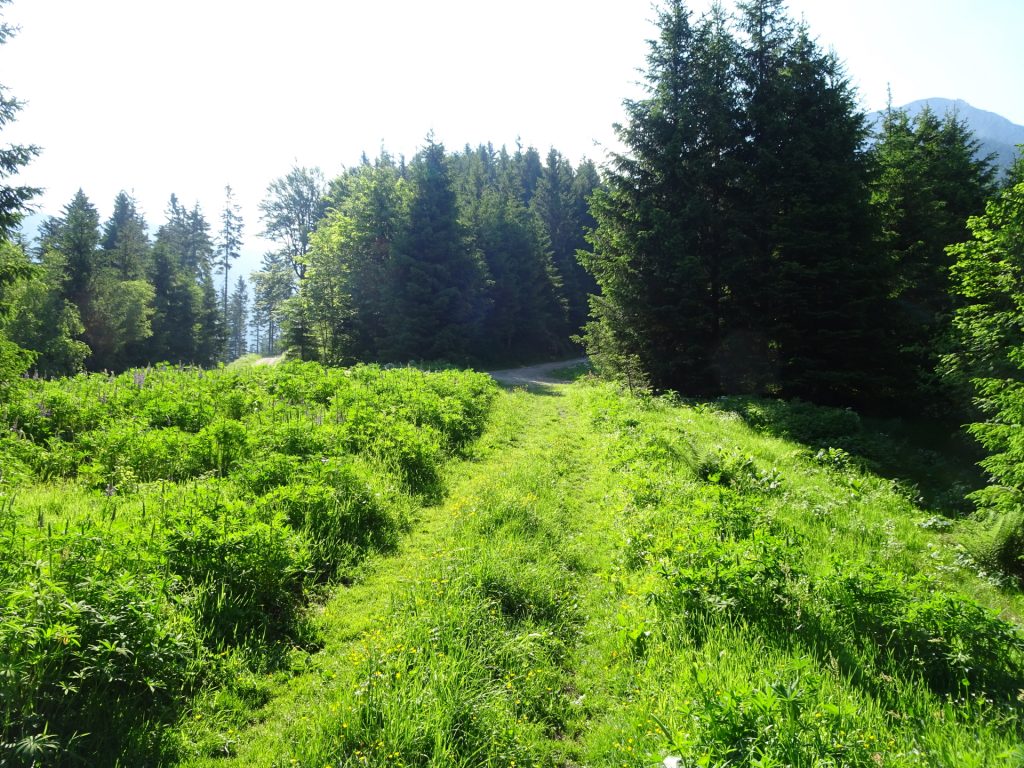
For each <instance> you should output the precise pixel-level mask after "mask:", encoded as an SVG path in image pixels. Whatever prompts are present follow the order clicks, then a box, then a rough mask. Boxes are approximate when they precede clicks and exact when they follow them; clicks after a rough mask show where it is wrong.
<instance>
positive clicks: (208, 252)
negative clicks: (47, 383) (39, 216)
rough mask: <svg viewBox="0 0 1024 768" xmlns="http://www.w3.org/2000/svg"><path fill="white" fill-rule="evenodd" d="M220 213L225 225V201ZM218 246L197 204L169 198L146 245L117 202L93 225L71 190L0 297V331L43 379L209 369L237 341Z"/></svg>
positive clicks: (80, 196) (124, 203) (141, 224)
mask: <svg viewBox="0 0 1024 768" xmlns="http://www.w3.org/2000/svg"><path fill="white" fill-rule="evenodd" d="M226 213H227V214H229V216H228V219H229V224H230V223H231V222H230V218H231V215H234V214H235V212H234V210H233V208H232V207H231V206H230V193H229V207H228V208H227V209H226ZM229 234H230V233H229ZM228 246H229V247H228V249H227V251H225V249H224V248H223V247H218V246H217V245H216V244H215V240H214V238H213V236H212V234H211V227H210V225H209V223H208V222H207V220H206V218H205V217H204V216H203V213H202V211H201V210H200V209H199V206H198V205H196V206H193V207H192V208H186V207H184V206H183V205H182V204H181V203H180V202H179V201H178V199H177V198H176V197H175V196H173V195H172V196H171V199H170V203H169V205H168V208H167V212H166V220H165V221H164V223H163V224H161V225H160V226H159V227H158V228H157V230H156V235H155V237H154V238H152V239H151V238H150V236H149V234H148V228H147V224H146V221H145V219H144V218H143V216H142V214H141V213H140V212H139V211H138V209H137V207H136V203H135V201H134V200H133V199H132V197H131V196H129V195H128V194H126V193H124V192H122V193H120V194H119V195H118V196H117V198H116V199H115V201H114V211H113V214H112V215H111V217H110V218H109V219H108V220H107V221H106V222H105V223H104V224H103V225H102V226H101V225H100V217H99V214H98V212H97V210H96V207H95V206H94V205H93V204H92V202H91V201H90V200H89V198H88V197H87V196H86V195H85V193H84V192H82V191H81V190H79V191H78V193H77V194H76V195H75V196H74V198H73V199H72V200H71V202H69V203H68V204H67V205H66V206H65V207H64V211H63V215H61V216H59V217H54V218H50V219H48V220H46V221H45V222H44V224H43V226H42V228H41V231H40V234H39V238H38V242H37V244H36V246H35V247H34V248H33V249H32V256H33V259H32V264H31V266H32V269H31V270H30V271H29V272H28V273H27V274H25V275H24V277H23V279H21V280H18V281H15V282H13V283H12V284H11V285H8V286H7V287H6V288H5V289H3V294H2V298H3V302H4V305H5V307H6V308H7V312H8V317H7V321H6V324H5V327H4V332H5V334H6V335H7V337H8V338H9V339H10V340H11V341H13V342H14V343H16V344H18V345H19V346H21V347H23V348H25V349H27V350H30V351H31V352H32V353H33V360H32V368H33V369H34V370H35V371H37V372H39V373H41V374H44V375H51V376H52V375H64V374H70V373H75V372H77V371H79V370H82V369H83V368H87V369H89V370H124V369H126V368H129V367H131V366H137V365H145V364H148V363H151V362H157V361H160V360H171V361H175V362H187V363H193V364H196V365H211V364H213V363H215V362H216V361H218V360H221V359H223V357H224V356H225V354H226V353H227V351H228V348H227V343H228V332H229V331H230V332H231V333H233V334H238V333H241V334H243V335H244V332H245V331H244V328H238V327H237V326H238V324H237V321H236V322H232V321H233V320H235V319H236V318H233V317H232V316H231V313H230V312H227V313H226V312H225V302H227V303H228V305H230V303H231V302H230V298H229V297H227V295H226V294H223V295H222V292H221V291H218V289H217V287H216V285H215V277H214V272H215V270H216V269H217V267H218V264H217V257H218V254H219V255H220V258H221V263H220V265H219V266H220V269H221V272H223V274H224V275H225V276H226V275H227V273H228V269H230V261H227V260H226V259H225V255H224V254H225V253H229V254H230V251H231V247H230V246H231V244H230V243H229V244H228ZM235 250H236V251H237V247H236V248H235ZM225 264H226V265H227V267H226V268H225Z"/></svg>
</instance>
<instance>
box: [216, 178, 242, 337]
mask: <svg viewBox="0 0 1024 768" xmlns="http://www.w3.org/2000/svg"><path fill="white" fill-rule="evenodd" d="M243 229H244V224H243V222H242V214H241V208H240V207H239V205H238V203H236V202H235V193H234V191H232V189H231V186H230V185H229V186H226V187H224V210H223V211H221V215H220V229H219V230H218V232H217V271H218V272H219V273H222V274H223V275H224V282H223V289H222V290H221V307H222V309H223V314H222V317H224V318H227V316H228V275H229V273H230V272H231V263H232V262H233V261H235V260H237V259H238V257H239V256H241V255H242V254H241V248H242V230H243Z"/></svg>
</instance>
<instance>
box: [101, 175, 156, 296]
mask: <svg viewBox="0 0 1024 768" xmlns="http://www.w3.org/2000/svg"><path fill="white" fill-rule="evenodd" d="M100 248H101V249H102V251H103V264H104V266H106V267H109V268H111V269H113V270H114V271H115V273H116V274H117V276H118V277H119V278H120V279H121V280H139V279H142V278H143V277H144V275H145V274H146V271H147V269H148V266H149V264H148V261H149V235H148V234H147V233H146V221H145V219H144V218H143V217H142V214H140V213H139V212H138V210H137V208H136V204H135V200H134V199H133V198H132V197H131V196H130V195H128V194H127V193H126V192H123V191H122V192H120V193H118V195H117V197H116V198H115V199H114V212H113V214H111V216H110V219H108V220H107V223H106V224H105V225H104V226H103V235H102V237H101V239H100Z"/></svg>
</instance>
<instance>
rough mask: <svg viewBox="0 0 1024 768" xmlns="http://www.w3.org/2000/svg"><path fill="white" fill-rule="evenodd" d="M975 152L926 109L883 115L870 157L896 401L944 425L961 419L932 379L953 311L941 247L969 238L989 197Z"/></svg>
mask: <svg viewBox="0 0 1024 768" xmlns="http://www.w3.org/2000/svg"><path fill="white" fill-rule="evenodd" d="M978 146H979V145H978V142H977V140H976V139H975V138H974V136H973V135H972V134H971V132H970V130H969V129H968V128H967V127H966V126H965V125H964V124H963V123H962V122H961V121H959V120H958V119H957V118H956V115H955V114H950V115H946V116H945V118H943V119H940V118H939V117H938V116H937V115H935V114H934V113H933V112H932V111H931V110H930V109H925V110H923V111H922V112H921V113H919V114H918V115H917V116H916V117H915V118H914V119H911V118H910V117H909V115H907V113H906V112H904V111H901V110H894V109H891V108H890V109H889V110H887V111H886V113H885V114H884V115H883V117H882V123H881V128H880V134H879V137H878V141H877V143H876V145H875V148H874V151H873V154H874V160H875V164H876V166H877V168H878V173H877V176H876V179H875V181H874V183H873V185H872V205H873V207H874V209H875V212H876V215H877V216H878V218H879V220H880V222H881V227H882V229H881V240H880V248H881V249H882V250H883V252H884V253H885V254H886V256H887V257H888V259H889V261H890V262H891V264H892V265H893V267H894V270H895V275H894V282H893V285H892V288H891V290H890V296H891V300H892V302H893V315H894V320H893V324H894V326H895V327H897V328H899V329H900V333H899V339H898V341H899V348H898V360H897V365H898V368H899V370H900V371H901V372H902V375H901V377H900V379H899V382H900V385H899V387H898V388H897V392H896V394H897V396H898V398H899V401H900V402H901V403H902V406H901V407H902V408H904V409H907V408H910V409H912V410H913V411H915V412H917V413H926V414H929V415H931V416H941V417H943V418H947V419H960V418H961V417H963V416H964V415H965V414H964V411H963V407H962V405H961V406H958V405H957V403H956V401H957V399H958V396H957V394H956V393H954V392H952V391H950V390H949V388H948V386H947V385H948V382H942V381H941V380H940V379H939V378H938V377H937V374H936V367H937V365H938V362H939V358H940V356H941V353H942V351H943V350H944V349H945V348H946V346H947V333H948V327H949V321H950V316H951V313H952V312H953V310H954V308H955V303H954V300H953V297H952V295H951V292H950V278H949V270H950V267H951V266H952V264H953V259H952V257H951V256H950V255H949V254H948V252H947V250H946V247H947V246H948V245H950V244H952V243H959V242H963V241H964V240H966V239H967V238H968V235H969V232H968V230H967V227H966V222H967V220H968V218H969V217H970V216H973V215H977V214H979V213H981V212H982V211H983V209H984V205H985V200H986V199H987V197H988V196H989V195H990V194H991V193H992V192H993V191H994V183H993V178H994V169H993V167H992V165H991V163H990V162H989V161H988V160H987V159H985V158H980V159H979V158H978V157H977V156H976V155H977V150H978ZM958 414H959V415H958Z"/></svg>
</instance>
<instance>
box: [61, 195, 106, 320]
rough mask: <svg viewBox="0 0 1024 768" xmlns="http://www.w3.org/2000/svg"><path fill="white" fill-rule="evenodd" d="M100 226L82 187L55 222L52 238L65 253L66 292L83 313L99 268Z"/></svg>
mask: <svg viewBox="0 0 1024 768" xmlns="http://www.w3.org/2000/svg"><path fill="white" fill-rule="evenodd" d="M99 226H100V216H99V213H98V212H97V211H96V207H95V206H94V205H93V204H92V203H91V202H90V201H89V198H88V197H86V196H85V193H84V192H83V191H82V190H81V189H79V190H78V192H76V193H75V196H74V198H72V200H71V202H70V203H68V204H67V205H66V206H64V215H63V216H62V217H61V218H60V219H59V220H58V222H57V224H56V225H55V226H54V232H53V235H52V238H51V241H52V245H53V247H54V248H55V249H56V250H57V251H59V252H60V253H61V255H62V256H63V257H64V264H65V270H66V277H65V280H64V296H65V298H67V299H69V300H70V301H72V302H73V303H74V304H75V306H77V307H78V310H79V312H80V313H82V314H83V315H84V314H85V312H86V311H87V309H88V302H89V291H90V284H91V281H92V279H93V275H94V273H95V272H96V271H97V270H98V263H97V262H98V256H97V249H98V248H99V244H100V233H99Z"/></svg>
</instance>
